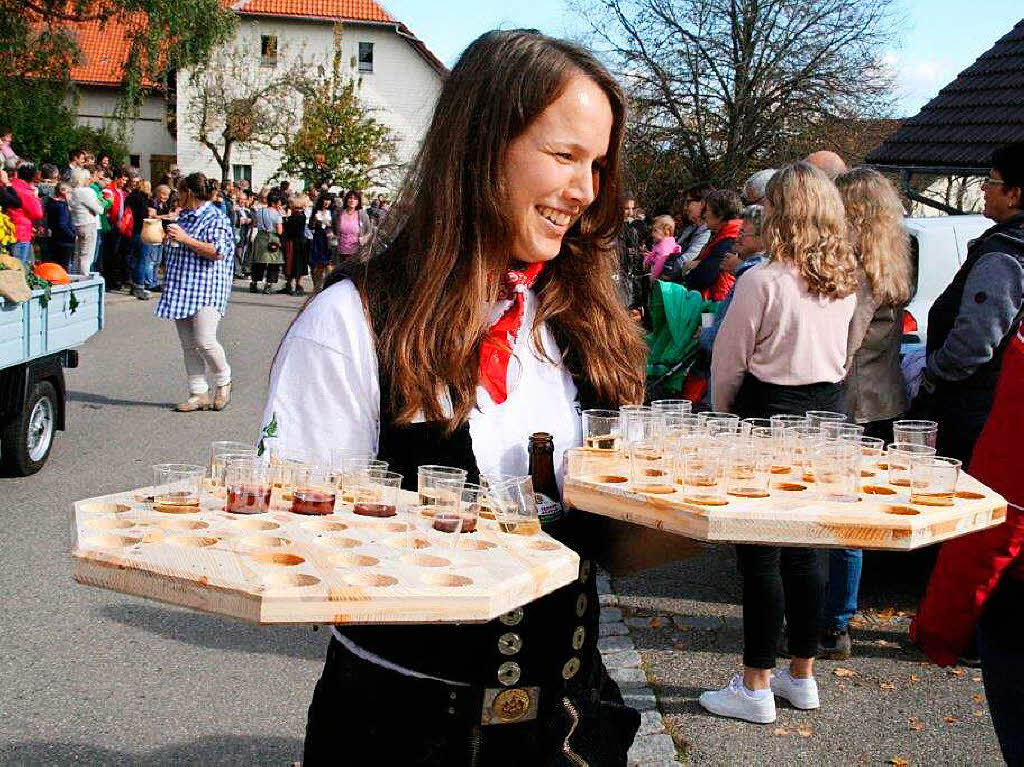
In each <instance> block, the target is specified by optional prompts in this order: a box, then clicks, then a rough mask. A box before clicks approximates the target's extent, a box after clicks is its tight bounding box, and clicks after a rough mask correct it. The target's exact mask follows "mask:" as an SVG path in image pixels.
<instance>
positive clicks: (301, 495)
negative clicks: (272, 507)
mask: <svg viewBox="0 0 1024 767" xmlns="http://www.w3.org/2000/svg"><path fill="white" fill-rule="evenodd" d="M292 483H293V488H292V503H291V512H292V513H293V514H305V515H312V516H322V515H325V514H333V513H334V502H335V500H336V499H337V497H338V486H337V479H336V476H335V472H333V471H332V470H330V469H323V468H320V467H319V466H303V467H299V468H295V469H294V470H293V472H292Z"/></svg>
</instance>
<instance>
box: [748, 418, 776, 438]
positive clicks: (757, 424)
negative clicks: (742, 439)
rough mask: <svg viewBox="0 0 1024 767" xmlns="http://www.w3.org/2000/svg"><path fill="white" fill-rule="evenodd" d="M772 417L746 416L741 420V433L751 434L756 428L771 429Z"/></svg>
mask: <svg viewBox="0 0 1024 767" xmlns="http://www.w3.org/2000/svg"><path fill="white" fill-rule="evenodd" d="M771 426H772V419H771V418H744V419H743V420H742V421H740V433H741V434H744V435H747V436H749V435H750V433H751V431H753V430H754V429H755V428H762V429H770V428H771Z"/></svg>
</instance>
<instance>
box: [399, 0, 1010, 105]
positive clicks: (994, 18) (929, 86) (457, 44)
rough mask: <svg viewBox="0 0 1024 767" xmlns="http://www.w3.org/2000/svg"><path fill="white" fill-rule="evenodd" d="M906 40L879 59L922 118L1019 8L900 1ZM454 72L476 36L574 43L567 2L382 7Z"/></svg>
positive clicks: (404, 2)
mask: <svg viewBox="0 0 1024 767" xmlns="http://www.w3.org/2000/svg"><path fill="white" fill-rule="evenodd" d="M898 2H900V3H901V6H900V7H901V12H900V17H901V18H902V19H904V21H903V22H901V25H900V31H901V34H902V40H899V39H897V40H894V41H893V44H892V46H891V47H890V48H888V49H887V50H884V51H881V52H880V53H881V55H883V56H884V57H885V60H886V61H888V62H890V63H891V65H892V66H893V67H894V68H895V70H896V72H897V86H898V88H899V105H898V112H899V113H900V114H901V115H911V114H914V113H915V112H917V110H918V109H920V108H921V106H923V105H924V103H925V102H927V101H928V100H929V99H930V98H931V97H932V96H934V95H935V94H936V93H938V91H939V89H940V88H941V87H942V86H943V85H945V84H946V83H947V82H949V81H950V80H952V79H953V78H954V77H956V75H957V73H958V72H960V71H961V70H963V69H965V68H966V67H967V66H969V65H970V64H971V62H973V61H974V59H976V58H977V57H978V56H979V55H981V54H982V53H984V52H985V51H986V50H987V49H988V48H989V47H991V45H992V44H993V43H994V42H995V41H996V40H998V39H999V38H1000V37H1002V36H1003V35H1004V34H1006V33H1007V32H1009V31H1010V29H1011V28H1012V27H1013V25H1014V24H1016V23H1017V22H1018V21H1020V20H1021V18H1024V3H1022V2H1021V0H898ZM382 4H383V5H384V7H386V8H387V9H388V11H389V12H391V13H392V14H393V15H394V16H396V17H398V18H399V19H401V20H402V21H404V22H405V23H406V24H408V25H409V26H410V27H411V28H412V30H413V32H415V33H416V35H417V36H419V37H420V38H421V39H423V41H424V42H426V44H427V46H428V47H429V48H430V49H431V50H432V51H433V52H434V53H435V54H436V55H437V56H438V57H439V58H440V59H441V60H442V61H444V62H445V63H446V64H448V65H449V66H450V65H451V64H452V63H453V62H454V61H455V60H456V59H457V58H458V55H459V53H460V52H461V51H462V49H463V48H465V47H466V45H467V44H468V43H469V42H470V41H471V40H473V38H475V37H476V36H477V35H479V34H480V33H482V32H485V31H487V30H488V29H494V28H496V27H504V28H510V27H533V28H536V29H540V30H541V31H543V32H546V33H548V34H553V35H559V36H564V35H570V34H571V33H572V31H573V30H574V29H575V28H576V25H577V22H576V21H575V20H574V19H573V18H572V16H571V15H570V14H569V13H568V11H567V10H566V7H565V4H564V3H563V0H519V2H495V1H494V0H383V2H382Z"/></svg>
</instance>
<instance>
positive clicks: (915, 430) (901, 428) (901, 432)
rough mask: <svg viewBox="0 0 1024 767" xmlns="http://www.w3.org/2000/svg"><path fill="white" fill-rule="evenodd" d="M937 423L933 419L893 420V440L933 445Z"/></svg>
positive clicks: (937, 434) (937, 433) (936, 435)
mask: <svg viewBox="0 0 1024 767" xmlns="http://www.w3.org/2000/svg"><path fill="white" fill-rule="evenodd" d="M938 436H939V424H938V423H937V422H935V421H895V422H894V423H893V425H892V437H893V442H897V443H902V444H909V445H927V446H928V447H935V440H936V438H937V437H938Z"/></svg>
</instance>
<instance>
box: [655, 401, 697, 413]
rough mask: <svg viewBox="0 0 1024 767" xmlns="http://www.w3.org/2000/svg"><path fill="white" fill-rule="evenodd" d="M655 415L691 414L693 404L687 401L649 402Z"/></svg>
mask: <svg viewBox="0 0 1024 767" xmlns="http://www.w3.org/2000/svg"><path fill="white" fill-rule="evenodd" d="M651 410H653V411H654V412H655V413H692V412H693V403H692V402H690V400H688V399H656V400H654V401H653V402H651Z"/></svg>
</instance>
